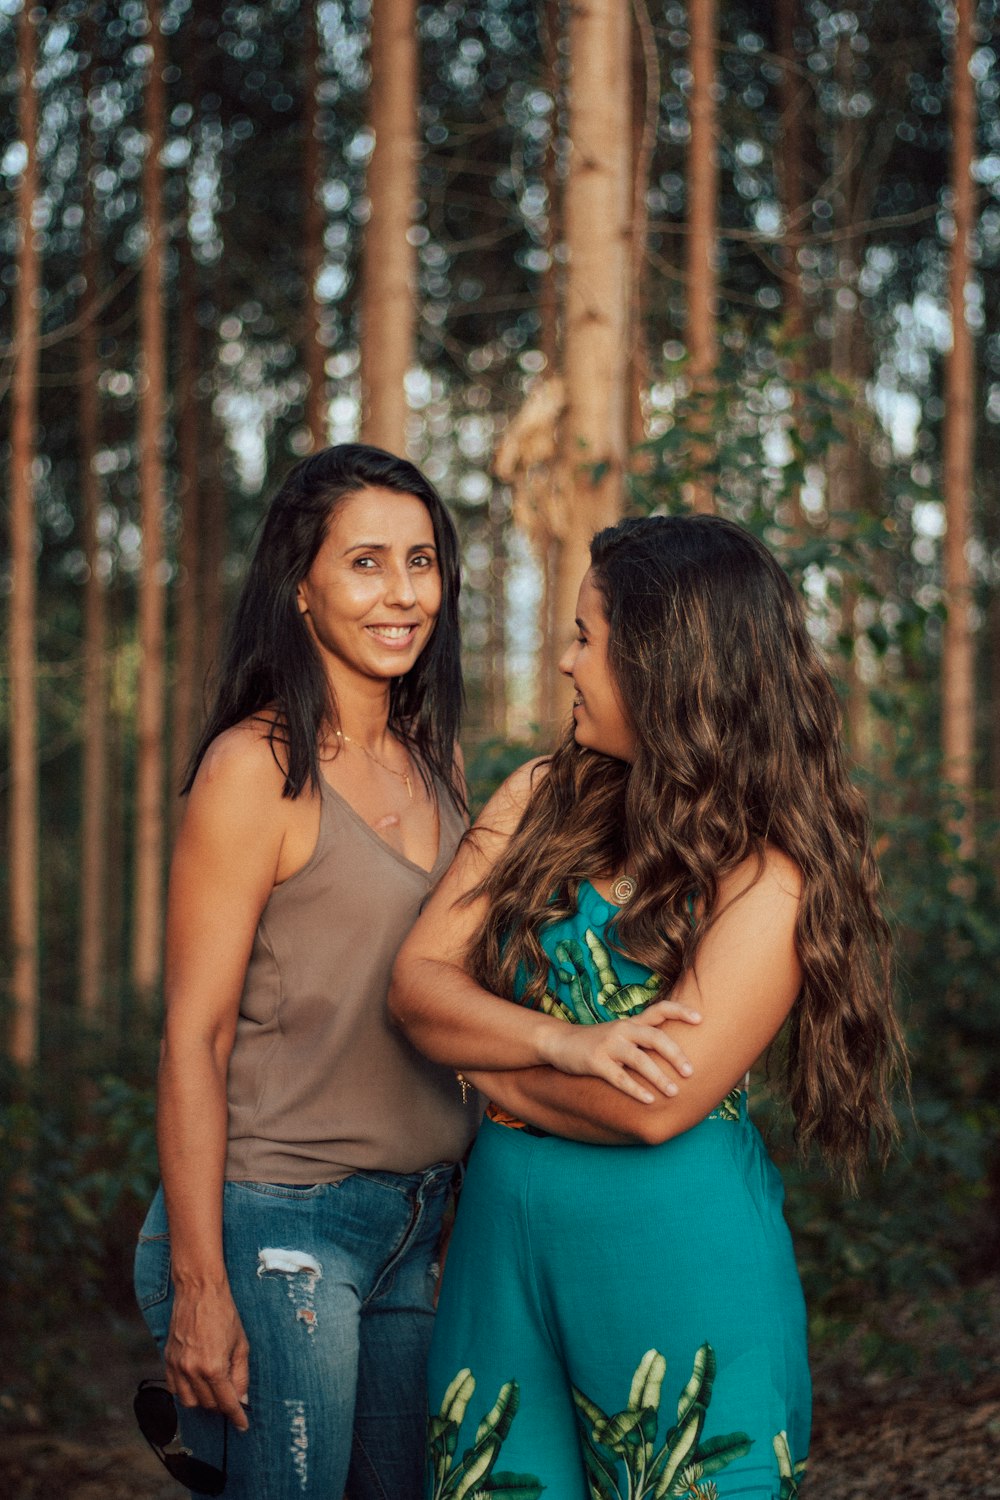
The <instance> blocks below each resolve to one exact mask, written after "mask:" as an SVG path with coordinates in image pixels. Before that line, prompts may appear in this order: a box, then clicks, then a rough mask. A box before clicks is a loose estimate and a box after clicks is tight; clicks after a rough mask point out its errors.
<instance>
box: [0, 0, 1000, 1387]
mask: <svg viewBox="0 0 1000 1500" xmlns="http://www.w3.org/2000/svg"><path fill="white" fill-rule="evenodd" d="M998 29H1000V28H998V5H997V0H978V3H973V0H958V3H957V5H956V4H949V3H938V0H933V3H931V0H916V3H914V4H912V5H909V6H906V7H899V6H890V5H885V4H883V5H877V4H876V3H875V0H855V3H852V4H844V5H840V6H835V5H829V4H825V3H820V0H774V3H773V4H764V3H763V0H688V3H687V4H682V3H680V0H632V3H631V4H629V5H626V4H624V3H621V0H593V3H591V4H588V5H587V6H586V7H576V6H571V5H570V4H568V3H565V0H462V3H459V0H439V3H435V4H424V5H419V4H415V3H414V0H319V3H314V0H270V3H266V4H265V3H251V0H247V3H236V0H233V3H226V0H156V3H154V0H148V3H147V0H49V3H48V4H47V5H44V6H23V7H22V6H19V5H18V3H17V0H0V59H2V62H0V91H2V94H3V98H4V103H5V106H6V107H5V108H4V109H3V110H0V177H2V182H0V245H2V251H3V253H2V255H0V396H2V408H0V410H2V416H0V422H2V426H0V447H2V451H0V468H2V471H3V473H4V474H5V477H6V478H7V480H8V484H7V493H8V495H9V502H8V505H7V506H6V507H5V509H4V512H3V518H2V523H0V524H2V525H3V526H4V527H5V529H6V533H7V534H6V537H5V541H6V543H7V545H6V547H5V549H4V551H5V556H6V557H7V559H8V560H7V562H6V564H5V566H4V571H3V574H2V577H3V582H4V592H5V595H6V600H5V602H6V606H7V610H8V624H9V630H8V636H7V641H8V647H7V656H6V661H5V665H4V676H3V679H2V684H0V693H2V696H0V717H2V720H3V732H4V740H5V744H7V745H8V746H9V756H8V757H7V759H6V766H7V769H5V771H4V772H3V776H2V784H0V817H2V821H3V828H4V833H5V842H4V852H3V856H2V860H3V863H2V868H0V876H2V884H3V896H4V905H5V908H6V911H7V912H8V913H9V917H8V918H7V946H8V947H9V952H10V964H9V965H6V964H5V965H4V980H5V983H4V990H3V996H2V999H3V1006H4V1011H3V1017H2V1019H3V1036H4V1044H5V1051H6V1054H7V1058H8V1063H7V1073H6V1083H5V1093H4V1100H5V1103H4V1105H3V1110H2V1114H0V1177H2V1180H3V1182H4V1189H5V1193H6V1195H7V1198H8V1209H7V1221H8V1223H9V1224H11V1225H12V1226H14V1228H15V1230H16V1232H15V1234H14V1235H13V1237H12V1239H11V1246H12V1249H11V1250H10V1251H9V1252H5V1254H9V1256H10V1257H11V1258H10V1259H9V1260H8V1263H7V1264H6V1265H5V1266H4V1270H5V1271H9V1272H10V1274H11V1275H13V1276H16V1277H17V1278H18V1279H19V1280H20V1281H21V1282H22V1283H23V1284H25V1285H27V1286H28V1287H30V1286H31V1285H32V1284H33V1283H32V1277H36V1278H38V1279H39V1281H38V1284H41V1279H42V1278H44V1280H45V1283H46V1285H47V1286H49V1287H51V1286H52V1285H53V1284H54V1283H57V1284H59V1285H60V1286H62V1288H63V1295H64V1296H65V1297H66V1298H68V1299H69V1302H68V1304H67V1305H74V1304H76V1305H78V1304H79V1301H80V1299H81V1298H83V1299H86V1298H88V1297H90V1298H92V1299H97V1298H98V1297H100V1296H108V1295H110V1296H111V1297H112V1299H113V1300H114V1299H115V1298H117V1301H118V1304H119V1305H120V1306H121V1307H124V1306H125V1305H126V1304H127V1298H128V1291H127V1286H126V1285H125V1282H126V1272H125V1269H124V1268H125V1266H126V1265H127V1258H128V1241H129V1237H130V1235H131V1234H132V1232H133V1229H134V1221H135V1212H136V1205H137V1203H138V1202H139V1201H140V1200H141V1198H142V1197H143V1196H144V1194H145V1193H146V1191H147V1189H148V1186H149V1182H150V1179H151V1176H152V1174H153V1172H154V1170H155V1168H154V1162H153V1153H152V1144H151V1142H152V1137H151V1133H150V1129H149V1108H150V1104H149V1101H150V1086H151V1078H152V1072H153V1066H154V1055H155V1036H156V1029H157V1006H158V984H159V946H160V933H161V916H162V904H163V891H164V877H165V866H166V860H167V857H168V852H169V839H170V833H171V830H172V828H173V827H174V826H175V823H176V817H177V811H178V801H177V795H176V789H177V786H178V783H179V779H180V775H181V771H182V768H183V765H184V761H185V758H186V755H187V753H188V751H189V748H190V746H191V743H192V737H193V735H194V733H195V728H196V725H197V722H198V717H199V713H200V709H201V705H202V703H203V700H204V693H205V683H206V680H207V679H209V678H210V674H211V670H212V664H213V661H214V659H215V656H216V653H217V649H218V643H219V636H220V630H221V628H222V621H223V619H224V615H225V609H226V604H227V601H228V600H229V599H230V598H231V596H232V593H233V590H234V588H235V587H236V585H237V583H238V580H239V577H240V574H241V569H242V567H243V564H244V559H245V557H246V553H247V549H248V546H249V544H250V542H251V539H252V536H253V533H254V528H255V527H256V525H257V522H258V520H259V517H260V515H261V513H262V510H263V507H264V504H265V502H266V498H267V496H268V494H269V493H270V491H271V490H272V489H273V488H274V486H275V484H276V482H277V481H278V480H279V479H280V477H281V476H282V474H283V473H284V472H285V470H286V469H287V468H288V467H289V466H290V465H291V463H292V462H294V461H295V459H296V458H297V457H299V456H300V455H302V454H304V453H306V452H308V451H310V449H311V448H313V447H314V446H316V445H317V444H321V443H324V442H329V441H341V440H345V439H351V438H354V437H357V436H359V435H362V436H364V437H365V438H366V439H368V440H371V441H377V442H381V443H384V444H385V445H387V446H389V447H394V448H400V449H403V448H405V450H406V451H407V452H408V453H409V455H410V456H411V457H412V458H414V459H415V460H416V461H417V462H418V463H420V464H421V465H422V466H423V467H424V468H425V469H426V471H427V472H428V474H429V475H430V476H431V478H432V479H433V480H434V481H435V482H436V483H437V484H438V485H439V487H440V488H441V490H442V492H443V493H444V495H445V497H446V499H447V500H448V501H449V503H450V504H451V506H452V509H453V512H454V514H455V515H456V518H457V521H458V524H459V527H460V531H461V534H462V539H463V548H464V559H465V597H464V605H463V609H464V631H465V648H466V663H467V671H468V678H469V684H470V712H469V721H468V730H467V737H466V738H467V753H468V756H469V759H470V764H471V767H472V772H473V782H474V786H473V791H474V795H475V796H476V797H477V798H479V797H480V796H481V795H482V794H483V793H484V792H485V791H486V790H487V789H488V787H489V785H490V783H491V782H492V780H494V779H495V778H496V777H498V776H499V775H500V774H501V773H502V772H503V771H504V770H505V769H506V768H508V767H509V766H510V765H511V764H513V763H515V762H516V761H517V760H518V759H519V758H523V756H524V755H525V754H527V753H528V750H529V748H533V747H535V746H537V745H541V746H544V745H545V744H547V743H549V742H550V740H551V737H552V735H553V733H554V732H555V729H556V727H557V725H558V722H559V719H560V716H561V713H562V711H563V709H564V698H563V696H562V695H561V693H560V688H559V684H558V681H557V675H556V673H555V671H554V661H555V659H556V658H557V656H558V654H559V651H560V649H561V645H562V642H563V640H564V638H565V634H566V632H567V631H568V630H569V628H570V627H571V615H572V610H571V607H570V606H571V604H572V597H573V596H574V595H575V589H576V583H577V581H578V578H579V575H580V573H581V571H582V567H583V558H584V556H585V547H586V541H587V538H588V536H589V534H590V533H591V531H592V530H593V529H594V528H595V527H596V526H598V525H601V524H604V523H605V522H606V521H608V520H611V519H614V518H615V517H616V516H618V515H619V514H621V513H623V512H625V511H626V510H633V511H635V510H649V509H663V510H676V509H683V508H688V507H697V508H705V509H707V508H716V509H718V510H720V511H721V512H723V513H725V514H727V515H731V516H734V517H736V518H737V519H740V520H742V521H744V522H745V523H746V524H748V525H750V526H752V527H754V528H755V529H757V530H758V531H759V532H760V533H761V534H762V535H763V536H764V537H765V538H766V539H767V540H768V541H769V542H770V544H771V545H772V546H774V547H775V548H776V550H777V551H778V553H779V555H780V556H781V557H782V560H783V561H784V562H785V564H786V566H787V567H788V568H789V571H790V572H791V574H792V576H793V577H794V578H795V579H796V581H797V582H798V583H799V584H800V586H801V587H802V589H803V591H804V594H805V597H806V600H807V603H808V607H809V610H810V617H811V620H812V623H813V627H814V630H815V633H816V636H817V639H818V640H819V641H820V643H821V645H822V646H823V648H824V650H825V652H826V654H827V658H828V660H829V662H830V664H831V667H832V668H833V670H834V672H835V674H836V676H837V678H838V681H839V682H840V684H841V687H842V692H843V702H844V711H845V718H846V722H847V727H848V733H849V738H850V743H851V747H852V751H853V753H854V757H855V761H856V764H857V774H858V777H859V779H860V780H861V781H862V782H863V784H864V786H865V788H866V790H867V792H868V794H869V796H870V798H871V802H872V806H873V810H874V815H875V818H876V823H877V826H878V834H879V839H880V848H881V851H882V858H883V865H884V868H885V872H886V880H887V890H888V898H889V903H890V905H891V908H892V911H893V915H894V919H895V921H896V924H897V930H898V933H899V939H900V954H901V965H900V985H901V998H902V1003H903V1006H904V1009H905V1012H906V1015H907V1020H908V1025H909V1029H910V1035H911V1039H912V1043H913V1047H914V1063H915V1082H916V1120H915V1122H911V1121H909V1120H907V1122H906V1131H907V1146H906V1152H905V1153H904V1155H903V1156H901V1157H900V1160H899V1162H898V1164H897V1166H896V1167H895V1168H894V1169H893V1170H892V1172H890V1174H888V1176H887V1177H886V1178H885V1179H882V1180H881V1182H878V1181H873V1183H872V1184H871V1185H870V1187H869V1189H868V1190H867V1192H866V1194H865V1195H864V1196H863V1197H862V1199H861V1200H860V1201H859V1202H858V1203H856V1204H853V1205H844V1204H843V1203H841V1202H840V1201H839V1200H838V1199H837V1197H836V1195H834V1194H833V1193H832V1192H831V1191H830V1190H829V1188H827V1187H826V1186H825V1185H824V1183H823V1180H822V1177H821V1175H820V1174H819V1173H818V1172H807V1173H804V1174H801V1176H800V1177H799V1178H798V1179H797V1181H796V1184H795V1191H794V1193H793V1194H792V1201H793V1212H794V1214H795V1216H796V1219H797V1226H798V1230H799V1246H800V1252H801V1255H802V1258H803V1266H804V1269H805V1270H806V1274H807V1277H810V1276H811V1277H812V1280H813V1284H814V1291H815V1294H816V1295H815V1297H814V1306H815V1307H816V1308H817V1316H818V1317H823V1318H827V1319H828V1320H829V1319H830V1318H835V1316H836V1314H837V1309H838V1308H845V1307H849V1306H850V1305H851V1302H852V1300H855V1301H856V1300H857V1298H858V1296H859V1294H860V1291H861V1288H863V1289H864V1292H863V1294H864V1296H865V1297H866V1298H870V1297H871V1292H872V1288H873V1285H874V1286H876V1287H877V1288H878V1289H880V1290H881V1291H883V1292H889V1291H892V1290H893V1289H898V1288H900V1287H902V1288H904V1289H909V1290H910V1291H911V1292H915V1293H920V1294H923V1293H926V1292H927V1291H928V1289H932V1288H933V1287H934V1286H936V1285H938V1284H940V1282H941V1281H943V1280H944V1281H946V1280H949V1279H951V1280H953V1281H954V1280H956V1279H963V1278H964V1279H969V1278H974V1277H975V1275H977V1274H978V1273H979V1272H981V1271H982V1270H983V1269H985V1268H986V1267H988V1266H989V1265H990V1264H991V1256H995V1253H996V1250H997V1248H998V1246H1000V1155H998V1152H997V1147H996V1133H997V1123H998V1114H997V1107H996V1105H995V1104H994V1102H993V1101H994V1100H995V1099H996V1098H997V1097H998V1084H1000V1040H998V1038H1000V1000H998V995H1000V984H998V980H1000V904H998V899H997V888H996V877H995V860H996V853H997V823H998V813H1000V503H998V501H1000V495H998V485H1000V479H998V475H1000V462H998V458H1000V329H998V325H997V317H996V309H997V306H998V292H1000V103H998V97H1000V66H998V51H1000V49H998V46H997V41H996V38H997V34H998ZM98 1075H100V1076H102V1077H104V1079H105V1082H104V1083H103V1084H102V1085H100V1086H99V1087H98V1086H96V1085H94V1084H93V1083H91V1082H90V1080H91V1079H92V1078H93V1077H95V1076H98ZM779 1139H780V1137H779ZM779 1149H780V1147H779ZM56 1219H57V1220H59V1221H60V1224H61V1226H62V1227H61V1228H60V1231H59V1234H58V1235H56V1236H54V1237H49V1236H46V1237H40V1236H39V1235H38V1233H37V1228H38V1226H39V1225H40V1224H42V1223H45V1224H47V1225H51V1223H52V1222H53V1220H56ZM81 1246H82V1247H83V1250H82V1251H81ZM54 1267H58V1269H59V1276H58V1277H55V1276H54ZM819 1268H822V1271H823V1274H822V1275H820V1273H819ZM831 1268H832V1270H831ZM56 1300H57V1301H58V1298H57V1299H56ZM23 1307H24V1304H23V1303H22V1304H21V1306H20V1309H19V1311H20V1312H21V1314H22V1315H23ZM52 1315H53V1316H54V1314H52ZM36 1316H37V1317H39V1318H41V1319H42V1321H40V1322H39V1324H38V1330H39V1331H38V1337H39V1339H42V1340H43V1341H44V1337H45V1330H46V1327H47V1326H48V1325H47V1324H45V1322H44V1318H42V1315H41V1314H37V1315H36ZM39 1347H40V1346H39ZM38 1359H39V1360H41V1361H42V1366H44V1368H45V1369H50V1366H51V1370H50V1373H51V1375H52V1380H53V1382H55V1383H56V1384H57V1383H58V1382H57V1378H56V1374H55V1370H56V1365H57V1363H58V1361H56V1360H55V1359H53V1360H52V1361H50V1365H46V1364H45V1361H44V1359H43V1358H42V1356H41V1355H40V1354H39V1355H38ZM38 1368H40V1367H39V1366H38V1362H37V1360H36V1367H35V1373H34V1374H33V1375H31V1376H30V1380H33V1381H34V1383H35V1385H36V1386H37V1385H38V1384H39V1381H41V1383H42V1385H44V1383H45V1382H44V1379H43V1378H42V1376H41V1375H39V1374H38ZM19 1380H20V1381H21V1382H22V1384H24V1383H25V1382H29V1383H30V1380H29V1376H28V1375H26V1374H24V1373H23V1372H22V1373H21V1374H18V1373H17V1372H16V1371H15V1370H14V1369H13V1368H12V1369H11V1371H9V1372H8V1371H5V1372H4V1374H3V1376H2V1377H0V1384H2V1382H3V1381H9V1382H10V1383H11V1388H12V1389H14V1388H17V1389H20V1387H19V1386H18V1384H17V1383H18V1381H19Z"/></svg>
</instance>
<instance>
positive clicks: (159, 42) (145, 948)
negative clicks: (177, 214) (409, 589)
mask: <svg viewBox="0 0 1000 1500" xmlns="http://www.w3.org/2000/svg"><path fill="white" fill-rule="evenodd" d="M148 15H149V24H150V29H149V41H150V50H151V58H150V63H149V73H148V76H147V80H146V135H147V148H146V160H145V163H144V166H143V206H144V214H145V222H146V253H145V259H144V261H143V268H142V282H141V288H140V307H139V333H140V342H141V362H142V364H141V368H142V382H141V390H140V398H139V488H140V514H141V522H142V573H141V576H140V581H139V685H138V700H137V719H138V725H137V760H136V820H135V891H134V899H133V908H132V924H133V925H132V981H133V984H134V985H135V989H136V992H137V995H138V997H139V999H140V1000H141V1001H143V1002H145V1003H146V1004H149V1003H150V1002H151V1000H152V998H153V995H154V992H155V990H156V985H157V981H158V978H159V973H160V944H161V937H162V894H161V888H162V874H163V854H164V819H163V781H164V775H163V769H164V768H163V761H164V685H165V671H164V652H165V606H166V592H165V586H164V577H163V563H164V525H163V513H164V503H165V496H164V464H163V425H164V399H165V353H164V318H163V291H164V275H163V211H162V192H163V180H162V179H163V174H162V169H161V166H160V153H161V151H162V148H163V130H164V88H163V62H164V55H163V54H164V47H163V33H162V31H161V30H160V6H159V0H149V6H148Z"/></svg>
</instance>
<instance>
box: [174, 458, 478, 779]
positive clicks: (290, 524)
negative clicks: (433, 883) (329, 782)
mask: <svg viewBox="0 0 1000 1500" xmlns="http://www.w3.org/2000/svg"><path fill="white" fill-rule="evenodd" d="M366 489H386V490H394V491H396V492H397V493H398V494H401V495H413V496H415V497H416V499H418V500H420V501H422V502H423V504H424V505H425V506H426V507H427V510H428V511H429V513H430V517H431V522H432V524H433V527H434V543H435V546H436V547H437V554H438V566H439V568H440V571H441V610H440V613H439V614H438V617H437V621H436V622H435V625H434V630H433V632H432V634H431V638H430V640H429V641H428V643H427V645H426V646H425V648H424V650H423V651H422V652H421V653H420V656H419V657H418V658H417V661H416V662H415V664H414V665H413V667H412V668H411V670H410V671H409V672H406V673H405V674H404V675H403V676H402V677H397V678H394V679H393V680H392V682H391V684H390V688H389V728H390V730H391V731H392V733H393V734H394V735H395V736H396V737H397V738H398V739H399V740H401V741H402V743H403V744H405V745H406V746H407V748H408V749H410V750H411V751H412V752H413V755H414V759H415V760H416V762H417V764H418V766H419V767H420V770H421V774H422V775H423V777H424V780H425V782H426V784H427V786H428V789H429V790H431V789H432V784H433V783H432V778H433V777H437V778H438V779H439V780H440V781H442V782H443V783H444V784H445V786H446V787H447V788H448V790H449V792H450V794H451V796H452V798H453V800H454V801H455V802H456V805H458V806H460V807H461V806H463V805H464V804H463V793H462V789H461V787H460V785H459V780H458V778H457V777H456V772H455V743H456V740H457V738H458V730H459V723H460V718H461V712H462V703H463V691H462V668H461V662H460V658H459V621H458V590H459V555H458V538H457V536H456V534H455V527H454V524H453V522H452V520H451V517H450V516H449V514H448V512H447V511H446V510H445V508H444V504H443V503H442V500H441V497H440V495H439V494H438V492H437V490H436V489H435V488H434V486H433V485H432V484H431V483H430V481H429V480H427V479H425V478H424V476H423V474H421V472H420V470H419V469H417V468H415V467H414V465H413V464H411V463H409V462H407V460H406V459H405V458H396V457H395V456H394V455H393V454H391V453H386V452H384V451H383V450H382V449H381V448H371V447H368V446H367V445H366V444H364V443H338V444H337V445H336V446H335V447H332V448H323V449H321V450H320V451H319V452H318V453H313V454H311V455H310V457H309V458H304V459H303V460H302V462H301V463H298V464H296V465H295V468H294V469H292V471H291V473H290V474H289V475H288V476H287V478H286V479H285V482H284V483H283V484H282V486H281V488H280V489H279V490H278V493H277V494H276V495H275V497H274V499H273V500H272V501H271V504H270V506H269V507H268V510H267V514H266V515H265V517H264V520H263V524H262V527H261V532H260V538H259V540H258V542H257V546H256V549H255V551H254V554H253V557H252V559H251V561H250V566H249V568H248V570H247V575H246V578H245V580H244V582H243V587H242V589H241V590H240V596H239V599H238V600H237V603H236V609H235V611H234V613H233V617H232V620H231V622H230V625H229V630H228V634H227V638H226V645H225V649H224V652H223V656H222V660H221V662H220V665H219V670H218V673H217V686H216V691H215V700H214V702H213V704H212V707H211V709H210V711H209V714H208V717H207V720H206V723H205V727H204V730H203V731H202V735H201V739H200V740H199V741H198V744H197V746H196V748H195V750H194V752H193V754H192V756H191V760H190V763H189V765H188V768H187V771H186V774H185V779H184V784H183V787H182V791H183V792H187V791H189V790H190V788H191V783H192V782H193V781H194V778H195V775H196V773H197V770H198V767H199V765H200V764H201V761H202V758H203V756H204V754H205V751H206V750H207V749H208V747H209V745H210V744H211V743H212V741H213V740H214V739H215V738H216V736H217V735H219V734H221V733H222V732H223V731H224V730H226V729H231V728H232V726H233V725H234V724H238V723H239V722H240V721H241V720H243V719H247V718H250V717H252V716H254V715H265V714H266V715H267V722H268V726H269V727H268V736H269V739H270V743H271V750H272V753H274V755H275V759H276V760H277V761H278V764H279V765H280V766H281V769H282V770H283V771H284V773H285V785H284V795H285V796H286V797H297V796H298V795H299V793H300V792H301V791H302V790H303V788H304V787H305V786H306V784H307V783H308V784H309V786H310V787H312V788H313V789H314V790H318V789H319V786H320V765H319V746H320V742H321V740H322V738H323V736H324V733H325V732H328V731H329V730H331V729H332V730H335V729H337V728H338V724H339V721H338V712H337V705H336V703H335V702H334V700H333V696H332V694H331V692H330V687H329V683H328V681H327V677H326V673H325V672H324V670H323V664H322V662H321V660H320V656H319V652H318V650H317V648H316V645H315V643H314V641H313V638H312V636H311V635H310V633H309V630H308V628H307V626H306V624H305V621H304V619H303V616H302V614H301V612H300V610H299V608H298V604H297V602H296V589H297V587H298V585H299V584H300V583H301V581H302V579H303V578H304V577H305V576H306V574H307V573H308V572H309V569H310V567H311V566H312V563H313V559H314V558H315V556H316V554H317V552H318V551H319V549H320V547H321V545H322V543H323V538H324V537H325V535H326V532H327V528H328V526H329V524H330V518H331V516H332V515H333V513H334V511H335V510H336V508H337V506H338V505H339V504H340V503H341V501H343V500H345V499H346V498H347V496H348V495H356V494H358V493H359V491H361V490H366Z"/></svg>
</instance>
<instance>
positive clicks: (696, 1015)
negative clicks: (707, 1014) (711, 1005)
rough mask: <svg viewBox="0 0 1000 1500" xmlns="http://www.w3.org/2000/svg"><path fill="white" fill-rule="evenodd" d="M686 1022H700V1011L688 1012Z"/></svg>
mask: <svg viewBox="0 0 1000 1500" xmlns="http://www.w3.org/2000/svg"><path fill="white" fill-rule="evenodd" d="M688 1020H689V1021H700V1020H701V1011H700V1010H689V1011H688Z"/></svg>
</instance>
